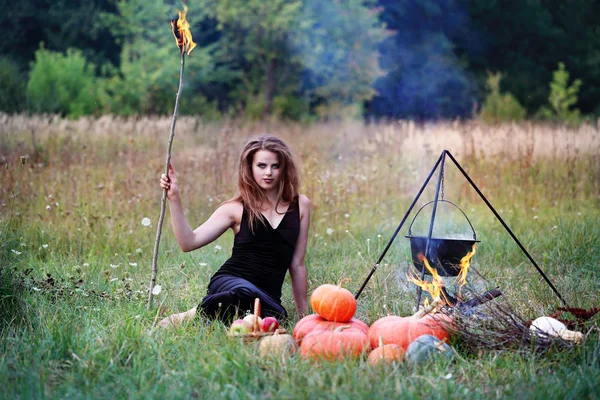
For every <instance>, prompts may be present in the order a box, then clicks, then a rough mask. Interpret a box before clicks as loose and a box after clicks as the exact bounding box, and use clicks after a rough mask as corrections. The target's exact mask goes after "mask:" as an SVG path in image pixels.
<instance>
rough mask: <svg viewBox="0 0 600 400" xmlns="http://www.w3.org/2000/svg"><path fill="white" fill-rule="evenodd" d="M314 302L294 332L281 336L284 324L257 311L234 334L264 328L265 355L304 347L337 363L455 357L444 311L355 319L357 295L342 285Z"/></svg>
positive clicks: (309, 355) (321, 292)
mask: <svg viewBox="0 0 600 400" xmlns="http://www.w3.org/2000/svg"><path fill="white" fill-rule="evenodd" d="M310 305H311V307H312V309H313V311H314V312H315V313H314V314H310V315H307V316H305V317H304V318H302V319H301V320H300V321H298V323H297V324H296V325H295V326H294V329H293V332H292V335H288V334H281V333H283V332H284V331H283V330H281V329H278V328H279V322H278V321H277V320H276V319H275V318H273V317H266V318H263V319H261V318H260V317H258V316H257V315H256V314H252V315H248V316H246V317H245V318H243V319H239V320H236V321H234V322H233V324H232V325H231V327H230V329H229V334H230V335H231V336H235V335H247V334H252V333H253V332H254V333H256V332H263V333H265V336H266V337H264V338H262V339H261V341H260V345H259V351H260V353H261V355H271V356H277V357H282V358H286V357H289V356H291V355H292V354H294V353H295V352H296V351H298V349H299V353H300V356H301V357H302V358H304V359H309V360H327V361H333V360H344V359H349V358H353V359H357V358H360V357H363V356H367V362H368V363H369V364H372V365H375V364H379V363H382V362H383V363H392V362H404V361H406V362H408V363H412V364H418V363H421V362H423V361H425V360H428V359H430V358H434V357H438V358H439V357H441V358H445V359H450V360H452V359H453V358H454V355H455V352H454V350H453V349H452V348H451V347H450V346H449V345H448V344H447V341H448V340H449V333H448V331H447V330H446V329H445V327H448V326H450V324H451V323H452V321H451V320H450V318H449V317H448V316H445V315H444V314H435V315H425V316H423V317H421V316H420V315H418V314H415V315H413V316H409V317H400V316H395V315H389V316H385V317H383V318H380V319H378V320H376V321H375V322H373V324H371V326H369V325H367V324H366V323H365V322H363V321H361V320H359V319H357V318H355V316H354V315H355V313H356V299H355V298H354V296H353V295H352V293H351V292H350V291H349V290H347V289H345V288H343V287H341V284H340V285H331V284H324V285H321V286H319V287H318V288H317V289H315V291H314V292H313V293H312V295H311V296H310ZM273 333H274V334H273ZM267 335H268V336H267Z"/></svg>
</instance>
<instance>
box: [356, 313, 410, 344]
mask: <svg viewBox="0 0 600 400" xmlns="http://www.w3.org/2000/svg"><path fill="white" fill-rule="evenodd" d="M409 322H410V320H409V318H407V317H399V316H397V315H390V316H387V317H383V318H380V319H378V320H377V321H375V322H373V324H371V327H370V328H369V332H368V334H367V335H368V337H369V343H370V344H371V347H373V348H376V347H377V345H378V344H379V338H380V337H381V338H383V342H384V343H386V344H397V345H398V346H400V347H402V348H403V349H404V350H406V348H407V347H408V345H409V343H408V325H409Z"/></svg>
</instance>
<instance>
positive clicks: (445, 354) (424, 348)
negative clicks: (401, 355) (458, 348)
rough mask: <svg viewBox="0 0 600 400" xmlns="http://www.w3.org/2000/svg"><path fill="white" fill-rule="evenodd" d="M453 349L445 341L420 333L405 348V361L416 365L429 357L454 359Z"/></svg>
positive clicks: (429, 358)
mask: <svg viewBox="0 0 600 400" xmlns="http://www.w3.org/2000/svg"><path fill="white" fill-rule="evenodd" d="M454 356H455V354H454V350H453V349H452V347H450V346H449V345H448V344H446V343H445V342H443V341H441V340H439V339H438V338H437V337H435V336H433V335H421V336H419V337H418V338H416V339H415V340H414V341H413V342H412V343H411V344H410V346H408V349H406V362H407V363H408V364H411V365H415V366H416V365H418V364H422V363H424V362H427V361H429V360H431V359H436V358H440V359H444V360H447V361H453V360H454Z"/></svg>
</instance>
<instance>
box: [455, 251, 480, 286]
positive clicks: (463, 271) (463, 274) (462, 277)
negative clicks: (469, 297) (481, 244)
mask: <svg viewBox="0 0 600 400" xmlns="http://www.w3.org/2000/svg"><path fill="white" fill-rule="evenodd" d="M476 249H477V245H476V244H473V249H472V250H471V251H469V252H468V253H467V254H466V255H465V256H464V257H463V258H461V259H460V263H459V264H458V266H459V267H460V272H459V274H458V285H459V286H460V287H461V288H462V287H463V286H464V285H465V284H466V283H467V274H468V273H469V267H470V266H471V258H472V257H473V256H474V255H475V251H476Z"/></svg>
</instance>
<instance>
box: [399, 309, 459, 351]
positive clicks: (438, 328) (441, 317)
mask: <svg viewBox="0 0 600 400" xmlns="http://www.w3.org/2000/svg"><path fill="white" fill-rule="evenodd" d="M449 322H450V317H448V316H446V315H445V314H439V313H438V314H427V315H425V316H424V317H422V318H419V319H414V320H413V322H412V323H411V324H409V332H408V344H411V343H412V341H413V340H415V339H416V338H418V337H419V336H421V335H433V336H435V337H436V338H438V339H439V340H441V341H442V342H446V343H447V342H448V340H449V339H450V334H449V333H448V331H447V328H445V324H446V323H449ZM446 327H447V325H446Z"/></svg>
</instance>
